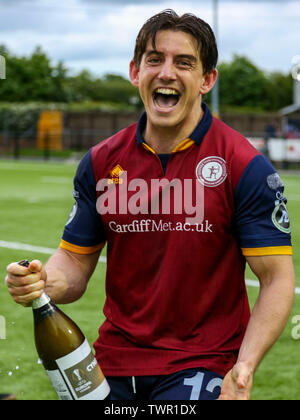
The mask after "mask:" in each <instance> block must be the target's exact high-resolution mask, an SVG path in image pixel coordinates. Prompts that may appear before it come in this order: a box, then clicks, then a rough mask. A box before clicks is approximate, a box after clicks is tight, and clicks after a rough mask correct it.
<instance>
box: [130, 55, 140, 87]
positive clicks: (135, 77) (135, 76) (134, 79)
mask: <svg viewBox="0 0 300 420" xmlns="http://www.w3.org/2000/svg"><path fill="white" fill-rule="evenodd" d="M129 76H130V80H131V83H132V84H133V86H135V87H137V88H138V87H139V68H138V67H137V65H136V64H135V63H134V61H133V60H131V61H130V65H129Z"/></svg>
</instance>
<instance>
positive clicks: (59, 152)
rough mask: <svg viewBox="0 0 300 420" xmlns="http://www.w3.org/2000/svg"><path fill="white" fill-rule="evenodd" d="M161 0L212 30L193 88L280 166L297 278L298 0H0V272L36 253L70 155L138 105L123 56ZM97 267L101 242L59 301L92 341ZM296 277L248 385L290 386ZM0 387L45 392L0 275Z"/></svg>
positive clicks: (298, 308) (73, 162)
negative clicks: (214, 69) (91, 264)
mask: <svg viewBox="0 0 300 420" xmlns="http://www.w3.org/2000/svg"><path fill="white" fill-rule="evenodd" d="M167 8H172V9H174V10H175V11H176V12H177V13H178V14H182V13H186V12H189V13H194V14H196V15H198V16H199V17H201V18H202V19H204V20H206V21H207V22H208V23H209V24H210V25H211V26H212V27H213V28H214V30H215V33H216V36H217V39H218V45H219V57H220V58H219V64H218V70H219V83H218V85H217V86H216V87H215V88H214V90H213V92H212V94H210V95H208V96H207V97H205V98H204V100H205V102H207V103H208V105H209V106H210V108H211V109H212V111H213V113H214V114H215V115H216V116H218V117H219V118H221V119H222V120H223V121H224V122H225V123H227V124H229V125H230V126H231V127H232V128H234V129H236V130H238V131H239V132H241V133H242V134H243V135H245V136H246V137H247V138H248V139H249V141H250V142H251V143H252V144H253V145H254V146H255V147H257V148H258V149H259V150H260V151H261V152H262V153H264V154H265V155H266V156H268V157H269V158H270V159H271V161H272V163H273V164H274V166H275V167H276V168H277V169H278V170H279V172H280V175H281V176H282V179H283V180H284V182H285V184H286V194H287V198H288V207H289V214H290V217H291V222H292V228H293V245H294V261H295V269H296V274H297V279H298V278H299V276H298V274H300V257H298V255H300V254H299V252H298V250H300V243H299V241H300V225H299V223H298V222H297V217H298V214H299V212H300V193H299V185H300V184H299V182H300V172H299V170H300V31H299V27H300V26H299V25H300V2H299V1H298V0H291V1H290V0H285V1H284V2H282V1H280V0H278V1H277V0H263V1H258V0H257V1H256V0H239V1H237V0H187V1H184V2H182V1H156V0H149V1H147V0H139V1H134V0H128V1H124V0H109V1H105V0H104V1H103V0H65V1H64V2H62V1H58V0H0V277H1V278H4V275H5V267H6V265H7V264H8V263H9V262H11V261H16V260H21V259H23V258H28V259H31V258H39V259H41V260H42V261H46V259H47V258H48V256H49V255H50V254H51V252H53V251H54V250H55V248H56V247H57V246H58V244H59V240H60V237H61V234H62V231H63V227H64V224H65V222H66V220H67V218H68V214H69V211H70V210H71V208H72V205H73V198H72V179H73V176H74V173H75V171H76V167H77V164H78V161H79V159H80V158H81V157H82V156H83V154H84V153H85V152H86V151H87V150H88V149H89V148H90V147H92V146H93V145H95V144H97V143H98V142H99V141H102V140H103V139H105V138H107V137H109V136H110V135H112V134H114V133H115V132H117V131H118V130H120V129H122V128H124V127H126V126H128V125H129V124H131V123H133V122H135V121H136V120H137V119H138V117H139V116H140V114H141V112H142V110H143V107H142V103H141V100H140V98H139V94H138V91H137V90H136V88H134V87H133V86H132V85H131V83H130V82H129V75H128V68H129V61H130V60H131V58H132V56H133V51H134V45H135V39H136V36H137V33H138V31H139V29H140V27H141V26H142V25H143V23H144V22H145V21H146V19H148V18H149V17H151V16H152V15H154V14H155V13H158V12H159V11H162V10H164V9H167ZM104 277H105V256H104V258H103V259H102V261H101V262H100V263H99V266H98V267H97V270H96V272H95V275H94V276H93V278H92V280H91V282H90V286H89V288H88V291H87V293H86V294H85V295H84V297H83V298H82V299H81V300H80V301H79V302H76V303H75V304H72V305H70V306H67V307H66V308H65V307H64V308H63V309H64V310H65V311H66V312H67V313H69V314H70V315H71V316H72V317H73V319H74V320H75V321H76V322H77V323H78V324H79V325H80V326H81V328H82V329H83V330H84V332H85V333H86V335H87V337H88V339H89V341H90V343H91V344H92V342H93V340H95V339H96V337H97V328H98V326H99V325H100V322H101V320H103V315H102V313H101V310H102V304H103V301H104V299H105V290H104ZM99 278H100V279H101V281H99ZM247 284H248V289H249V297H250V303H251V305H252V304H253V303H254V302H255V299H256V296H257V291H258V289H257V279H255V277H253V274H252V273H250V272H247ZM299 286H300V283H299V280H297V289H296V290H297V294H296V301H295V306H294V309H293V313H292V315H291V318H290V320H289V323H288V326H287V329H286V331H285V333H284V335H283V337H282V338H281V339H280V341H279V342H278V343H277V344H276V345H275V347H274V349H272V351H271V352H270V354H269V355H268V356H267V358H266V361H264V362H263V364H262V366H261V367H260V368H259V371H258V373H257V375H256V383H255V388H254V393H253V398H254V399H300V384H299V377H300V368H299V363H298V356H299V340H300V328H298V324H300V315H299V314H300V300H299V293H300V292H299ZM95 289H96V290H97V291H98V292H97V293H95ZM279 365H280V366H279ZM2 392H3V393H7V392H10V393H14V394H16V395H17V398H18V399H54V398H56V396H55V394H54V392H53V391H52V388H51V386H50V384H49V381H48V379H47V378H46V376H45V374H44V373H43V371H42V368H41V366H39V365H38V364H37V356H36V352H35V348H34V342H33V331H32V319H31V311H30V310H28V309H24V308H21V307H19V306H17V305H15V303H14V302H12V300H11V299H10V297H9V296H8V294H7V291H6V288H5V286H4V285H3V281H0V394H1V393H2Z"/></svg>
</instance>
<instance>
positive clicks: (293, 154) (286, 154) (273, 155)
mask: <svg viewBox="0 0 300 420" xmlns="http://www.w3.org/2000/svg"><path fill="white" fill-rule="evenodd" d="M248 140H249V141H250V143H251V144H253V146H254V147H256V148H257V149H258V150H260V151H261V152H264V153H267V154H268V157H269V159H270V160H272V161H274V162H300V139H282V138H274V139H269V140H268V146H267V144H266V141H265V140H264V139H263V138H258V137H255V138H254V137H252V138H248Z"/></svg>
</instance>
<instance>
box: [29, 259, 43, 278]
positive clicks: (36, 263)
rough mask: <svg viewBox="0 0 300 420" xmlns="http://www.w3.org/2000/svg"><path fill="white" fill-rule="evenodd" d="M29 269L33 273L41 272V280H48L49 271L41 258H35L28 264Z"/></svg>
mask: <svg viewBox="0 0 300 420" xmlns="http://www.w3.org/2000/svg"><path fill="white" fill-rule="evenodd" d="M28 270H30V271H31V273H41V277H40V279H41V280H44V281H46V280H47V273H46V270H45V269H44V267H43V263H42V262H41V261H40V260H33V261H31V263H30V264H29V266H28Z"/></svg>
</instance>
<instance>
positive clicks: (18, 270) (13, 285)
mask: <svg viewBox="0 0 300 420" xmlns="http://www.w3.org/2000/svg"><path fill="white" fill-rule="evenodd" d="M6 271H7V276H6V278H5V283H6V285H7V287H8V291H9V293H10V295H11V296H12V298H13V299H14V301H15V302H17V303H19V304H20V305H23V306H31V303H32V301H33V300H34V299H37V298H39V297H40V296H41V294H42V293H43V290H44V288H45V282H46V279H47V274H46V271H45V270H44V269H43V264H42V263H41V261H39V260H33V261H32V262H31V263H30V264H29V267H23V266H21V265H19V264H18V263H12V264H10V265H9V266H8V267H7V268H6Z"/></svg>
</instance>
